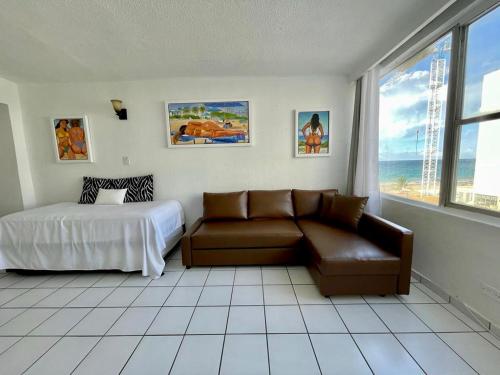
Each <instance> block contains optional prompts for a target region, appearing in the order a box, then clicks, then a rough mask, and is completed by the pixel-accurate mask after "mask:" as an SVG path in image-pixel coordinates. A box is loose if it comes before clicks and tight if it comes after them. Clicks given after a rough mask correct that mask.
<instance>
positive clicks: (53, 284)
mask: <svg viewBox="0 0 500 375" xmlns="http://www.w3.org/2000/svg"><path fill="white" fill-rule="evenodd" d="M77 276H78V275H77V274H74V273H71V274H67V275H55V276H53V277H51V278H50V279H48V280H46V281H44V282H43V283H41V284H38V285H37V288H62V287H63V286H65V285H66V284H68V283H69V282H71V281H73V280H74V279H76V277H77Z"/></svg>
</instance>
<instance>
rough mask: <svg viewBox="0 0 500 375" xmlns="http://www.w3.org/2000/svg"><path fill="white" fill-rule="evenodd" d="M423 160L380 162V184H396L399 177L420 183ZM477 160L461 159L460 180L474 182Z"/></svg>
mask: <svg viewBox="0 0 500 375" xmlns="http://www.w3.org/2000/svg"><path fill="white" fill-rule="evenodd" d="M422 163H423V160H390V161H379V174H380V176H379V178H380V182H382V183H384V182H385V183H387V182H396V181H397V180H398V178H399V177H401V176H404V177H406V179H407V181H408V182H420V181H421V179H422ZM441 164H442V162H441V160H438V170H437V175H438V179H439V176H441ZM475 166H476V159H460V160H459V162H458V176H457V177H458V180H473V179H474V169H475Z"/></svg>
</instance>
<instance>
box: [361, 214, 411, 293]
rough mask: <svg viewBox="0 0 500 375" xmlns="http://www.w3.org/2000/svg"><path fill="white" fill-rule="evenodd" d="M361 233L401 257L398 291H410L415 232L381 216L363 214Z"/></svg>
mask: <svg viewBox="0 0 500 375" xmlns="http://www.w3.org/2000/svg"><path fill="white" fill-rule="evenodd" d="M358 231H359V234H360V235H362V236H363V237H365V238H367V239H368V240H370V241H372V242H374V243H376V244H377V245H379V246H381V247H382V248H383V249H384V250H386V251H389V252H391V253H393V254H394V255H396V256H398V257H400V258H401V269H400V274H399V282H398V293H399V294H408V293H409V291H410V278H411V260H412V255H413V232H412V231H411V230H409V229H406V228H404V227H402V226H400V225H397V224H394V223H392V222H390V221H389V220H385V219H382V218H381V217H378V216H375V215H371V214H367V213H365V214H363V216H362V218H361V220H360V222H359V227H358Z"/></svg>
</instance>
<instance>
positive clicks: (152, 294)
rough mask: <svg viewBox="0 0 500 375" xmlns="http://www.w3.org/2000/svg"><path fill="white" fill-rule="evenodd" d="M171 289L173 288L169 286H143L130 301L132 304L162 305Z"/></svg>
mask: <svg viewBox="0 0 500 375" xmlns="http://www.w3.org/2000/svg"><path fill="white" fill-rule="evenodd" d="M172 290H173V288H172V287H170V286H163V287H161V286H155V287H149V288H145V289H144V290H143V291H142V293H141V294H140V295H139V296H138V297H137V298H136V299H135V301H134V302H133V303H132V306H163V304H164V303H165V301H166V300H167V298H168V296H169V295H170V293H172Z"/></svg>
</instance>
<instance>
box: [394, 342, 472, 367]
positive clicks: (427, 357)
mask: <svg viewBox="0 0 500 375" xmlns="http://www.w3.org/2000/svg"><path fill="white" fill-rule="evenodd" d="M396 337H397V338H398V340H399V341H400V342H401V343H402V344H403V346H404V347H405V348H406V350H408V352H409V353H410V354H411V356H412V357H413V358H414V359H415V360H416V361H417V362H418V363H419V365H420V366H421V367H422V368H423V369H424V371H425V372H426V373H427V374H440V375H464V374H467V375H468V374H475V371H474V370H472V368H471V367H470V366H469V365H468V364H467V363H465V362H464V361H463V360H462V359H461V358H460V357H459V356H458V355H456V354H455V353H454V352H453V350H451V349H450V348H449V347H448V346H447V345H446V344H445V343H444V342H443V341H441V340H440V339H439V337H437V336H436V335H435V334H433V333H416V334H411V333H405V334H397V335H396Z"/></svg>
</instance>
